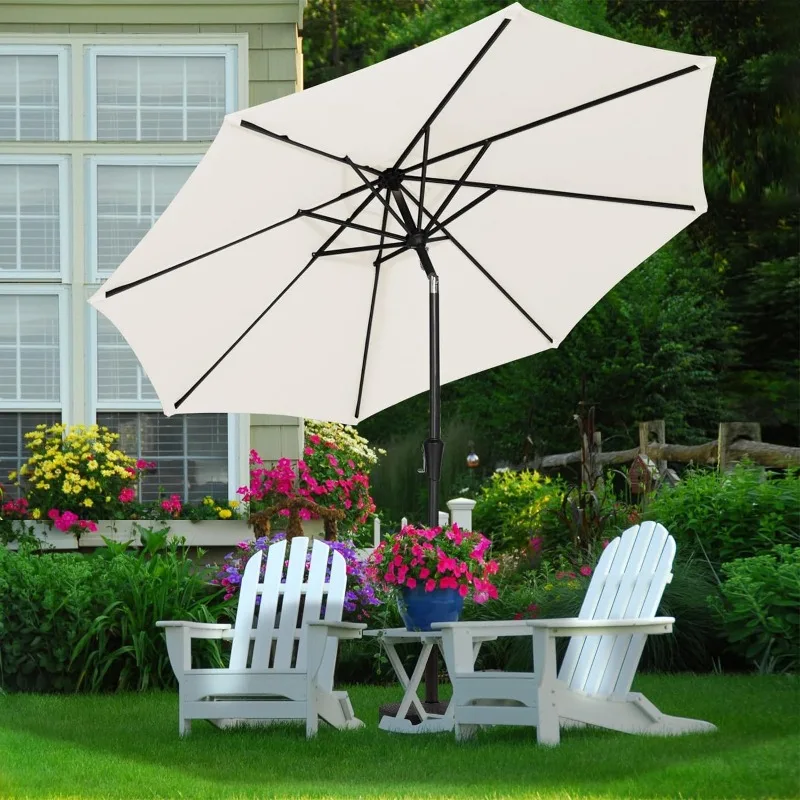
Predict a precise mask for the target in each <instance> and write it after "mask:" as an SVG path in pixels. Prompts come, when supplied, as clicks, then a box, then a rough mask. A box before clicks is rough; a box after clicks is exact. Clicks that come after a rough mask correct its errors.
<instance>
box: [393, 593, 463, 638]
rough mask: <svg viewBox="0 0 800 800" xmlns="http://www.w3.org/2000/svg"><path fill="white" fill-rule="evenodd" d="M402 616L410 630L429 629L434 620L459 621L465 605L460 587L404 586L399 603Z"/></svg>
mask: <svg viewBox="0 0 800 800" xmlns="http://www.w3.org/2000/svg"><path fill="white" fill-rule="evenodd" d="M397 605H398V607H399V609H400V616H401V617H402V618H403V622H404V623H405V625H406V629H407V630H409V631H429V630H431V623H432V622H457V621H458V618H459V617H460V616H461V609H462V608H463V607H464V598H463V597H462V596H461V595H460V594H459V593H458V589H434V590H433V591H432V592H426V591H425V587H424V586H416V587H414V588H413V589H408V588H405V587H404V588H402V589H401V590H400V597H399V598H398V603H397Z"/></svg>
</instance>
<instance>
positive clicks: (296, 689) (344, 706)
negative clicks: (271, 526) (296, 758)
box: [156, 536, 366, 737]
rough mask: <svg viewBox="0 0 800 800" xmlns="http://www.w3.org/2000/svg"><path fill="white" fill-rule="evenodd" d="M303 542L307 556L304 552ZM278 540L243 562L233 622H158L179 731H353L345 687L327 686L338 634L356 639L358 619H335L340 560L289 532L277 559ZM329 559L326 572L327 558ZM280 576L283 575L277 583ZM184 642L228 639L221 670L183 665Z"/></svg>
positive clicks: (186, 661)
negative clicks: (267, 727) (196, 722)
mask: <svg viewBox="0 0 800 800" xmlns="http://www.w3.org/2000/svg"><path fill="white" fill-rule="evenodd" d="M309 545H311V547H312V549H311V560H310V565H309V567H308V570H306V557H307V554H308V550H309ZM286 551H287V548H286V542H285V541H281V542H276V543H275V544H273V545H271V546H270V547H269V548H268V549H267V551H266V568H265V572H264V578H263V581H262V580H261V564H262V553H261V552H258V553H256V554H255V555H253V556H252V557H251V558H250V560H249V561H248V562H247V566H246V567H245V570H244V575H243V576H242V583H241V586H240V588H239V604H238V608H237V612H236V623H235V625H234V627H233V629H231V626H230V625H225V624H211V623H200V622H173V621H163V622H158V623H156V624H157V625H158V626H159V627H161V628H164V629H165V633H166V637H167V650H168V652H169V659H170V663H171V665H172V668H173V670H174V671H175V676H176V677H177V679H178V684H179V696H180V711H179V714H180V716H179V732H180V734H181V735H183V734H188V733H190V731H191V720H193V719H207V720H209V721H210V722H212V723H214V724H215V725H217V726H218V727H228V726H230V725H233V724H240V723H247V722H248V721H249V722H250V723H255V724H264V723H268V722H274V721H277V720H301V719H304V720H305V721H306V735H307V736H309V737H310V736H314V735H315V734H316V732H317V727H318V723H319V718H322V719H324V720H325V721H326V722H329V723H330V724H331V725H333V726H334V727H337V728H358V727H361V726H362V725H363V723H362V722H361V721H360V720H358V719H356V717H355V715H354V713H353V708H352V706H351V704H350V699H349V697H348V695H347V692H334V691H333V670H334V666H335V662H336V650H337V647H338V640H339V639H357V638H360V637H361V631H362V630H363V629H364V628H366V625H364V624H362V623H353V622H342V621H341V619H342V606H343V603H344V595H345V589H346V565H345V560H344V558H343V557H342V555H341V553H337V552H336V551H335V550H332V549H331V548H330V547H329V546H328V545H327V544H326V543H325V542H322V541H319V540H310V539H307V538H304V537H300V536H298V537H296V538H294V539H293V540H292V542H291V547H290V548H289V557H288V561H287V560H286ZM329 560H330V570H329V573H330V574H329V576H328V577H326V572H328V564H329ZM282 578H285V581H282ZM192 639H231V640H233V643H232V646H231V656H230V662H229V665H228V667H227V668H226V669H195V668H192V659H191V644H192Z"/></svg>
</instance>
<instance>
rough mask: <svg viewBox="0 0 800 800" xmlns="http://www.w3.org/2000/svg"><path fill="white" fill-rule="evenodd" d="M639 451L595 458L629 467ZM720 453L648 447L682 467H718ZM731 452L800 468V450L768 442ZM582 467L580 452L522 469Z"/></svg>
mask: <svg viewBox="0 0 800 800" xmlns="http://www.w3.org/2000/svg"><path fill="white" fill-rule="evenodd" d="M639 452H640V451H639V448H638V447H634V448H631V449H630V450H618V451H616V452H611V453H598V454H597V456H596V458H597V461H598V463H600V464H603V465H605V464H629V463H631V462H632V461H633V460H634V459H635V458H636V456H637V455H638V454H639ZM718 452H719V442H718V441H717V440H716V439H715V440H714V441H713V442H704V443H703V444H656V443H655V442H653V443H651V444H649V445H648V446H647V455H648V456H649V457H650V458H651V459H653V461H677V462H680V463H682V464H688V463H689V462H692V463H694V464H716V463H717V456H718ZM728 452H729V453H731V454H733V455H735V457H736V459H737V460H740V459H742V458H745V457H747V458H749V459H750V460H751V461H754V462H755V463H756V464H761V465H762V466H764V467H796V466H800V447H786V446H784V445H779V444H768V443H766V442H753V441H750V440H748V439H739V440H738V441H736V442H733V443H732V444H731V445H729V446H728ZM580 463H581V451H580V450H576V451H575V452H572V453H559V454H557V455H552V456H544V457H543V458H541V459H540V460H538V461H536V462H534V463H532V464H530V465H529V466H525V467H523V468H524V469H528V468H534V469H553V468H555V467H566V466H568V465H570V464H580Z"/></svg>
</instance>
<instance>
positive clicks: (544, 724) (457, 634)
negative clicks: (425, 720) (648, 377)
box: [433, 522, 716, 745]
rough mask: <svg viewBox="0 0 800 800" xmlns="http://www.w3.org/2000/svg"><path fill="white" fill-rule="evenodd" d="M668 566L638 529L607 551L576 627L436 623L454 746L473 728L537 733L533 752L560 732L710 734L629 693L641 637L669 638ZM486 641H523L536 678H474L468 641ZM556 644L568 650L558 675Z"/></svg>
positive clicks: (653, 534)
mask: <svg viewBox="0 0 800 800" xmlns="http://www.w3.org/2000/svg"><path fill="white" fill-rule="evenodd" d="M674 556H675V540H674V539H673V538H672V536H670V535H669V534H668V533H667V531H666V529H665V528H664V527H663V526H662V525H658V524H656V523H654V522H644V523H642V525H640V526H635V527H633V528H629V529H628V530H627V531H625V533H623V534H622V536H621V537H619V538H617V539H614V541H613V542H611V543H610V544H609V545H608V547H607V548H606V549H605V551H604V552H603V555H602V557H601V558H600V561H599V563H598V564H597V568H596V569H595V572H594V575H593V577H592V581H591V583H590V585H589V589H588V591H587V593H586V597H585V599H584V601H583V605H582V607H581V610H580V614H579V615H578V617H577V618H575V619H541V620H519V621H509V622H445V623H434V624H433V627H434V628H439V629H440V630H441V632H442V639H443V649H444V655H445V661H446V663H447V669H448V672H449V674H450V679H451V681H452V684H453V699H452V701H451V702H452V703H453V704H454V707H455V732H456V738H457V739H464V738H468V737H469V736H471V735H472V734H473V733H474V731H475V728H476V726H477V725H535V726H536V727H537V740H538V742H539V743H540V744H549V745H556V744H558V743H559V741H560V729H561V728H562V727H575V726H580V725H596V726H599V727H603V728H610V729H612V730H617V731H623V732H626V733H645V734H657V735H670V734H682V733H691V732H701V731H713V730H716V728H715V727H714V725H712V724H711V723H709V722H701V721H700V720H693V719H684V718H682V717H671V716H668V715H666V714H662V713H661V712H660V711H659V710H658V709H657V708H656V707H655V706H654V705H653V704H652V703H651V702H650V701H649V700H648V699H647V698H646V697H644V696H643V695H641V694H639V693H637V692H631V691H630V688H631V683H632V682H633V678H634V676H635V674H636V668H637V666H638V664H639V658H640V657H641V654H642V649H643V648H644V643H645V639H646V637H647V635H648V634H656V633H670V632H671V631H672V623H673V622H674V621H675V620H674V618H673V617H656V616H655V614H656V611H657V610H658V606H659V603H660V602H661V596H662V594H663V592H664V587H665V586H666V585H667V583H669V582H670V581H671V580H672V574H671V569H672V560H673V558H674ZM488 633H492V634H494V635H497V636H530V637H531V638H532V644H533V664H534V671H533V672H502V671H501V672H480V671H475V670H473V666H472V665H473V661H472V653H473V639H474V638H476V637H479V636H486V634H488ZM559 636H569V637H571V640H570V643H569V646H568V647H567V652H566V655H565V657H564V660H563V662H562V664H561V668H560V669H557V664H556V646H555V645H556V637H559Z"/></svg>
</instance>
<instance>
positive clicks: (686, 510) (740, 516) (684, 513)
mask: <svg viewBox="0 0 800 800" xmlns="http://www.w3.org/2000/svg"><path fill="white" fill-rule="evenodd" d="M798 509H800V480H799V479H798V474H797V472H790V473H787V474H786V475H778V474H775V473H772V472H768V471H765V470H763V469H761V468H760V467H754V466H752V465H747V464H743V465H738V466H737V467H736V468H735V469H734V470H733V471H732V472H730V473H728V474H720V473H719V472H715V471H710V470H692V471H688V472H687V473H686V474H685V475H684V477H683V480H682V481H681V482H680V483H679V484H678V485H677V486H675V487H673V488H665V489H663V490H662V491H661V492H660V493H659V494H658V495H656V497H655V498H654V499H653V500H652V501H651V502H650V504H649V506H648V508H647V511H646V516H647V518H648V519H654V520H658V521H659V522H660V523H662V524H663V525H664V526H665V527H666V528H667V529H668V530H669V531H670V532H671V533H672V535H673V536H674V537H675V539H676V541H677V543H678V549H679V551H680V550H681V549H688V550H690V551H692V550H696V549H699V550H701V551H702V552H703V553H704V554H705V555H706V557H707V558H708V559H709V560H710V561H711V562H712V563H713V564H715V565H718V564H722V563H724V562H727V561H733V560H734V559H738V558H746V557H749V556H755V555H758V554H759V553H760V552H763V551H764V550H765V549H766V550H769V549H771V548H772V547H773V546H774V545H776V544H792V545H796V544H797V543H798V541H800V512H799V511H798Z"/></svg>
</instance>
